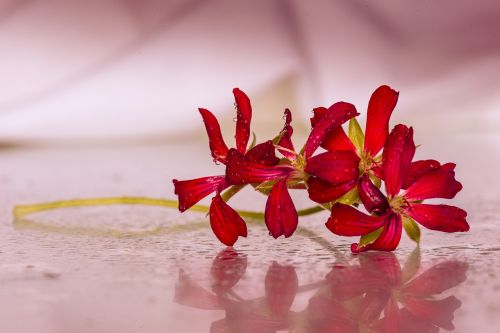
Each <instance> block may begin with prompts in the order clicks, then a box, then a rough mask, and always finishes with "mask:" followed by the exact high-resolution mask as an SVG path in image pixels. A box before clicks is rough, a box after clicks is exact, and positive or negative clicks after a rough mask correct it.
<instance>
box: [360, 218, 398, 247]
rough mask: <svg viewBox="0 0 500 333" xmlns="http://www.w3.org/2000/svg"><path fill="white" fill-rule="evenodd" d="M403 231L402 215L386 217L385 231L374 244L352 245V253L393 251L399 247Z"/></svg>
mask: <svg viewBox="0 0 500 333" xmlns="http://www.w3.org/2000/svg"><path fill="white" fill-rule="evenodd" d="M402 230H403V223H402V221H401V215H399V214H395V213H391V214H389V215H387V216H386V220H385V226H384V230H382V233H381V234H380V236H379V237H378V238H377V239H376V240H375V241H374V242H373V243H371V244H368V245H366V246H361V247H360V246H359V245H358V244H356V243H355V244H352V245H351V251H352V252H354V253H359V252H363V251H368V250H378V251H393V250H395V249H396V248H397V247H398V245H399V241H400V240H401V232H402Z"/></svg>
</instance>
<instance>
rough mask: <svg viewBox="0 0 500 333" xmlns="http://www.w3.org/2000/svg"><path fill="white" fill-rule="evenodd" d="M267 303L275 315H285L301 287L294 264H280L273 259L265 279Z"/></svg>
mask: <svg viewBox="0 0 500 333" xmlns="http://www.w3.org/2000/svg"><path fill="white" fill-rule="evenodd" d="M264 287H265V290H266V298H265V300H266V303H267V304H268V306H269V309H270V310H271V312H272V315H274V316H278V317H281V316H285V315H287V314H288V313H289V311H290V307H291V306H292V303H293V301H294V299H295V296H296V295H297V291H298V289H299V279H298V276H297V272H296V271H295V268H294V267H293V266H292V265H280V264H278V263H277V262H276V261H273V263H272V264H271V266H270V267H269V268H268V270H267V273H266V277H265V280H264Z"/></svg>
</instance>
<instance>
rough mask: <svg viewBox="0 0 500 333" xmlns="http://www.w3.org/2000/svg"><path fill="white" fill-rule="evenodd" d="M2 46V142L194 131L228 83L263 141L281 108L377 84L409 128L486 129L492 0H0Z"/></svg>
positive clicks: (495, 86) (498, 13) (225, 112)
mask: <svg viewBox="0 0 500 333" xmlns="http://www.w3.org/2000/svg"><path fill="white" fill-rule="evenodd" d="M0 50H1V52H0V73H1V75H0V89H1V94H0V140H2V141H3V142H5V143H25V144H33V143H36V144H45V143H51V144H70V143H73V142H96V141H97V142H104V141H106V140H107V141H113V142H118V141H119V142H138V141H151V140H169V141H176V140H181V139H184V138H195V137H201V135H202V127H201V126H200V119H199V118H200V117H199V115H198V113H197V112H196V108H197V107H199V106H204V107H207V108H209V109H211V110H212V111H213V112H214V113H216V114H217V115H218V116H219V117H221V118H223V119H224V121H225V122H230V121H231V120H232V117H233V113H232V112H233V109H232V105H233V100H232V95H231V89H232V88H233V87H236V86H238V87H240V88H241V89H243V90H244V91H246V92H247V93H248V94H249V95H250V97H251V98H252V100H253V102H254V106H255V109H256V110H255V119H256V125H255V128H258V129H257V132H258V134H263V135H268V134H269V133H271V132H272V133H274V132H275V131H276V130H278V129H279V128H280V126H281V114H282V111H283V108H284V107H291V108H292V111H293V112H294V113H295V114H299V113H301V115H299V116H296V117H295V119H296V120H297V122H302V124H303V126H302V128H303V129H305V128H306V126H307V125H306V124H307V123H306V120H307V116H308V114H309V112H310V110H311V108H312V107H315V106H319V105H326V106H328V105H330V104H332V103H333V102H335V101H338V100H346V101H350V102H353V103H354V104H355V105H356V106H357V107H358V109H359V111H360V112H361V113H362V114H364V112H365V110H366V105H367V101H368V98H369V96H370V94H371V92H372V91H373V90H374V89H375V88H376V87H377V86H379V85H381V84H389V85H391V86H393V87H394V88H395V89H397V90H399V91H400V92H401V95H400V103H399V107H398V110H399V111H397V113H396V114H395V119H394V121H401V120H403V119H404V120H405V122H406V123H409V124H413V125H417V126H420V127H419V131H420V133H423V134H425V133H426V131H430V130H432V131H435V130H436V129H440V130H445V131H447V135H453V134H458V135H464V134H465V133H469V132H470V133H472V132H473V133H482V134H481V135H484V134H485V135H486V136H487V137H488V140H493V141H494V142H496V141H497V140H498V135H499V130H498V124H500V122H499V121H500V112H499V111H498V110H499V108H500V94H499V93H500V3H499V2H498V1H493V0H491V1H490V0H482V1H456V0H441V1H430V0H427V1H397V0H385V1H376V2H374V1H326V0H320V1H314V2H309V1H308V2H306V1H299V0H290V1H287V0H259V1H250V2H249V1H234V0H221V1H199V0H185V1H181V0H177V1H171V0H170V1H161V0H146V1H138V0H135V1H134V0H114V1H113V0H105V1H103V0H87V1H63V0H38V1H36V0H17V1H16V0H12V1H9V0H2V1H1V2H0ZM443 122H444V123H445V124H446V126H445V128H444V129H443ZM259 125H260V126H259ZM264 125H265V126H264ZM298 127H299V128H300V126H298ZM259 131H260V132H259ZM231 135H232V134H231ZM423 137H425V135H423Z"/></svg>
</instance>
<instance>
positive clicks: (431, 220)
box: [405, 204, 469, 232]
mask: <svg viewBox="0 0 500 333" xmlns="http://www.w3.org/2000/svg"><path fill="white" fill-rule="evenodd" d="M405 213H406V214H407V215H409V216H410V217H411V218H413V219H414V220H415V221H417V222H418V223H420V224H421V225H423V226H424V227H426V228H427V229H431V230H438V231H444V232H458V231H469V224H468V223H467V220H466V217H467V212H466V211H465V210H463V209H460V208H458V207H455V206H448V205H429V204H412V205H411V206H409V207H408V208H406V210H405Z"/></svg>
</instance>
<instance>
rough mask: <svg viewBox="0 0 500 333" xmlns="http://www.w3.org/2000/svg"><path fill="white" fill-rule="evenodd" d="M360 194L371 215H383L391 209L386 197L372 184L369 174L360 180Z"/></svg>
mask: <svg viewBox="0 0 500 333" xmlns="http://www.w3.org/2000/svg"><path fill="white" fill-rule="evenodd" d="M358 193H359V197H360V198H361V202H363V205H364V206H365V208H366V210H367V211H368V212H369V213H376V214H377V215H381V214H383V213H384V212H385V211H386V210H387V209H388V208H389V203H388V202H387V199H386V198H385V195H384V194H383V193H382V192H381V191H380V190H379V189H378V187H377V186H375V185H374V184H373V183H372V181H371V180H370V177H369V176H368V175H367V174H364V175H363V177H361V179H360V180H359V183H358Z"/></svg>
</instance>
